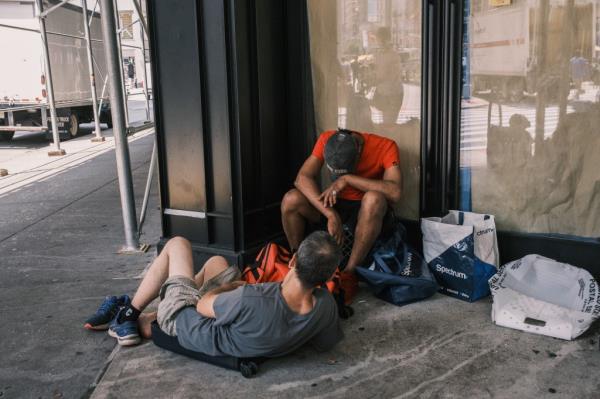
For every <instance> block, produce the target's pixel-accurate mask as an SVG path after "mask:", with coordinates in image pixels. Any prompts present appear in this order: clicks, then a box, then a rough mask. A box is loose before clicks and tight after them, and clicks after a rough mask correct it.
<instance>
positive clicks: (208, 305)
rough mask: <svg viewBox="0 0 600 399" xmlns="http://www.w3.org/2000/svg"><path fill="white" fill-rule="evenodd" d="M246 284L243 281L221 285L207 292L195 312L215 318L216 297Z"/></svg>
mask: <svg viewBox="0 0 600 399" xmlns="http://www.w3.org/2000/svg"><path fill="white" fill-rule="evenodd" d="M244 284H246V283H245V282H244V281H234V282H232V283H228V284H223V285H221V286H219V287H217V288H214V289H212V290H210V291H208V292H207V293H206V294H204V296H203V297H202V298H200V300H199V301H198V303H197V304H196V311H198V313H200V314H201V315H202V316H204V317H210V318H212V319H214V318H215V309H214V304H215V300H216V299H217V296H219V294H221V293H223V292H228V291H233V290H235V289H236V288H238V287H241V286H242V285H244Z"/></svg>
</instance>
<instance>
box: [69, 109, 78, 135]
mask: <svg viewBox="0 0 600 399" xmlns="http://www.w3.org/2000/svg"><path fill="white" fill-rule="evenodd" d="M78 134H79V117H78V116H77V114H76V113H74V112H72V113H71V115H69V135H70V136H71V137H77V135H78Z"/></svg>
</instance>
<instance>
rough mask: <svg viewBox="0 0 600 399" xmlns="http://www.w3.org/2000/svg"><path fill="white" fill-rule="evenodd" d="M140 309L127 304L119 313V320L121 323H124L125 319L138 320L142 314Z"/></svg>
mask: <svg viewBox="0 0 600 399" xmlns="http://www.w3.org/2000/svg"><path fill="white" fill-rule="evenodd" d="M140 313H142V312H140V311H139V310H137V309H136V308H134V307H133V306H131V305H126V306H125V307H124V308H123V310H122V311H121V312H120V313H119V319H118V320H117V321H118V322H119V323H123V322H124V321H136V320H137V319H138V317H139V316H140Z"/></svg>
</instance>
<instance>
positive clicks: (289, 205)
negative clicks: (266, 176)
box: [281, 188, 307, 213]
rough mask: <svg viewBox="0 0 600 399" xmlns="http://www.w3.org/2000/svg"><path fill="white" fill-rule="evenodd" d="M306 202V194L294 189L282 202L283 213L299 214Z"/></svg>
mask: <svg viewBox="0 0 600 399" xmlns="http://www.w3.org/2000/svg"><path fill="white" fill-rule="evenodd" d="M306 201H307V200H306V197H305V196H304V194H302V193H301V192H300V191H299V190H297V189H295V188H293V189H291V190H290V191H288V192H287V193H285V195H284V196H283V199H282V200H281V213H288V212H297V211H298V210H299V209H300V207H301V206H302V205H303V204H304V203H306Z"/></svg>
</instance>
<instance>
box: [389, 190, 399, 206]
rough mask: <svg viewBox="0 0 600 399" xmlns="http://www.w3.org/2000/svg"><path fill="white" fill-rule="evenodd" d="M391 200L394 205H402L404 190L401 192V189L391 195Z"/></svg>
mask: <svg viewBox="0 0 600 399" xmlns="http://www.w3.org/2000/svg"><path fill="white" fill-rule="evenodd" d="M389 199H390V202H391V203H392V205H398V204H399V203H400V200H401V199H402V190H400V188H397V189H396V190H393V191H392V192H391V193H390V198H389Z"/></svg>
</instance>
